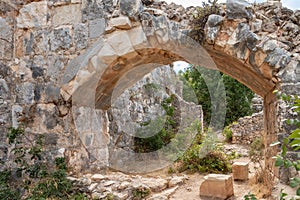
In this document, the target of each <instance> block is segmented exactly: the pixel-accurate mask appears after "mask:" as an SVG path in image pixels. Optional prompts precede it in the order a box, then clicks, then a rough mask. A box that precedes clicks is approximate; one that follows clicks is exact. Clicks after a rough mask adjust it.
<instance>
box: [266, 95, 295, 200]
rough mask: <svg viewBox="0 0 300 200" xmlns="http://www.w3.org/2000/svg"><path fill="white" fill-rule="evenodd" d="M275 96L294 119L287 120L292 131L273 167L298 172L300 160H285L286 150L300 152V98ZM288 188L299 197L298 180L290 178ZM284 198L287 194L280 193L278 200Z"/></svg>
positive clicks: (285, 139)
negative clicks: (283, 102) (288, 109)
mask: <svg viewBox="0 0 300 200" xmlns="http://www.w3.org/2000/svg"><path fill="white" fill-rule="evenodd" d="M277 95H278V97H279V98H280V99H281V100H283V101H285V102H286V103H287V104H288V105H289V108H290V109H292V110H293V112H294V113H295V114H296V115H295V117H296V118H295V119H288V120H287V123H288V124H289V125H290V126H292V127H294V130H292V131H291V133H290V135H289V137H288V138H284V140H283V142H282V143H281V153H280V154H278V155H277V158H276V161H275V166H277V167H285V168H289V167H294V168H295V169H296V171H300V160H299V159H298V160H290V159H289V158H287V151H288V149H293V150H295V151H299V150H300V120H299V117H300V98H299V97H298V96H296V95H286V94H280V93H277ZM278 144H280V142H275V143H273V144H272V145H271V146H275V145H278ZM290 186H291V187H292V188H296V189H297V190H296V195H297V196H300V178H299V177H292V178H291V181H290ZM286 196H287V194H286V193H284V192H283V191H281V194H280V200H285V197H286Z"/></svg>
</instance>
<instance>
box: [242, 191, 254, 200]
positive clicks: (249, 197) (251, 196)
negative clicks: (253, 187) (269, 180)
mask: <svg viewBox="0 0 300 200" xmlns="http://www.w3.org/2000/svg"><path fill="white" fill-rule="evenodd" d="M244 200H257V198H256V197H255V195H254V194H251V193H250V192H249V193H248V194H246V195H245V196H244Z"/></svg>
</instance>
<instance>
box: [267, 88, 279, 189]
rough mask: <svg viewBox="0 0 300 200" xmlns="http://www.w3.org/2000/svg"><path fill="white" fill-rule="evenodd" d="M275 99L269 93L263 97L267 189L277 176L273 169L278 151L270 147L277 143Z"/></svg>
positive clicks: (271, 93) (276, 170) (274, 168)
mask: <svg viewBox="0 0 300 200" xmlns="http://www.w3.org/2000/svg"><path fill="white" fill-rule="evenodd" d="M276 116H277V99H276V96H275V94H273V92H272V91H270V92H269V93H268V94H267V95H266V96H265V97H264V145H265V152H264V157H265V173H264V182H265V184H267V186H268V187H272V183H273V182H274V178H275V177H276V176H277V175H278V169H277V168H276V167H275V159H274V158H273V157H274V156H276V154H277V152H278V150H277V147H276V146H274V147H271V146H270V145H271V144H272V143H273V142H275V141H277V140H278V139H277V131H276V130H277V120H276Z"/></svg>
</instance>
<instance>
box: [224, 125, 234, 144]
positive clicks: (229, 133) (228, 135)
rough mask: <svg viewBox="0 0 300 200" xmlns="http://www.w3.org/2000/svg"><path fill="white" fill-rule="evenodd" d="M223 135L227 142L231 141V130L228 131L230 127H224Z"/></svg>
mask: <svg viewBox="0 0 300 200" xmlns="http://www.w3.org/2000/svg"><path fill="white" fill-rule="evenodd" d="M223 135H224V136H225V138H226V141H227V142H231V141H232V130H231V129H230V126H226V127H225V128H224V129H223Z"/></svg>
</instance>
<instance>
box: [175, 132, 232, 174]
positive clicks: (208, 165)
mask: <svg viewBox="0 0 300 200" xmlns="http://www.w3.org/2000/svg"><path fill="white" fill-rule="evenodd" d="M202 138H203V139H202V141H201V143H200V144H199V141H197V142H196V143H193V145H192V146H191V147H190V148H189V149H188V150H187V151H186V152H185V153H184V154H183V156H182V157H180V159H179V160H178V162H179V164H180V166H179V168H178V170H179V171H180V172H183V171H186V170H188V171H191V172H197V171H198V172H201V173H203V172H206V173H228V172H230V171H231V166H230V162H229V159H228V157H227V156H226V155H225V153H224V152H223V150H222V149H220V146H219V145H218V144H217V141H216V135H215V134H214V133H213V132H212V131H211V130H208V131H207V133H206V135H205V137H203V136H202Z"/></svg>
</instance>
